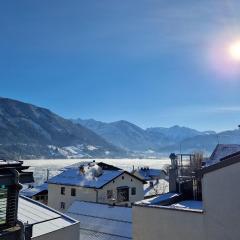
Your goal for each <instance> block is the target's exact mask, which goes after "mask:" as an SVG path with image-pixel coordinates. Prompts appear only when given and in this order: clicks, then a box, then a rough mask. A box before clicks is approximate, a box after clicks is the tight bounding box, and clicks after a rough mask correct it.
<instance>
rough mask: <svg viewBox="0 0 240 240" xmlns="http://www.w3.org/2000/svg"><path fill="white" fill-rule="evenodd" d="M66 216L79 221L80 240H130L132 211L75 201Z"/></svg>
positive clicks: (125, 208) (124, 208)
mask: <svg viewBox="0 0 240 240" xmlns="http://www.w3.org/2000/svg"><path fill="white" fill-rule="evenodd" d="M66 214H67V215H68V216H70V217H72V218H74V219H77V220H79V221H80V223H81V224H80V239H82V240H90V239H91V240H124V239H132V209H131V208H127V207H118V206H109V205H107V204H99V203H90V202H83V201H75V202H74V203H73V204H72V205H71V206H70V207H69V209H68V210H67V212H66Z"/></svg>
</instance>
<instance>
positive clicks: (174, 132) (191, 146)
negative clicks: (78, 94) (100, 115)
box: [74, 119, 240, 155]
mask: <svg viewBox="0 0 240 240" xmlns="http://www.w3.org/2000/svg"><path fill="white" fill-rule="evenodd" d="M74 122H80V123H81V124H82V125H83V126H86V127H88V128H90V129H91V130H92V131H95V132H96V133H97V134H99V135H100V136H102V137H103V138H104V139H106V140H107V141H108V142H110V143H112V144H115V145H116V146H121V147H123V148H124V149H125V150H128V151H133V152H138V151H142V152H147V151H153V152H156V153H162V154H164V155H165V154H169V153H170V152H180V151H184V152H194V151H203V152H205V153H207V154H209V153H210V152H212V150H213V149H214V147H215V146H216V145H217V144H218V143H236V144H239V143H240V131H239V130H227V131H223V132H220V133H216V132H215V131H211V130H209V131H198V130H195V129H192V128H188V127H181V126H179V125H175V126H172V127H169V128H166V127H152V128H146V129H142V128H140V127H138V126H137V125H135V124H133V123H130V122H128V121H125V120H120V121H116V122H110V123H104V122H100V121H96V120H94V119H90V120H88V119H87V120H82V119H77V120H74ZM119 125H120V126H119ZM112 126H118V128H117V129H114V128H112ZM123 126H125V129H124V127H123ZM132 126H134V129H135V130H136V129H138V130H139V131H138V135H140V136H138V135H137V134H135V136H134V137H135V138H137V139H136V140H135V145H134V144H129V143H130V140H129V139H126V138H127V137H129V129H131V128H132ZM112 131H113V132H112ZM119 131H121V132H120V134H119V133H118V132H119ZM122 135H124V137H125V138H122V137H121V136H122ZM116 138H118V139H117V140H116ZM143 140H144V141H143ZM145 143H147V144H145Z"/></svg>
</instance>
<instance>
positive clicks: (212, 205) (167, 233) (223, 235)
mask: <svg viewBox="0 0 240 240" xmlns="http://www.w3.org/2000/svg"><path fill="white" fill-rule="evenodd" d="M239 183H240V163H235V164H233V165H230V166H227V167H224V168H220V169H217V170H215V171H212V172H208V173H206V174H205V175H204V176H203V179H202V191H203V192H202V194H203V211H204V212H203V213H195V212H190V211H184V210H182V211H181V210H176V209H166V208H162V207H150V206H148V207H141V206H134V207H133V239H134V240H159V239H163V240H193V239H194V240H237V239H240V188H239Z"/></svg>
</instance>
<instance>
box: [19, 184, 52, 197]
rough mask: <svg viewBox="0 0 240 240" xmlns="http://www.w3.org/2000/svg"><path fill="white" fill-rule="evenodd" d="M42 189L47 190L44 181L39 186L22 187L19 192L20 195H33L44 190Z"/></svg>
mask: <svg viewBox="0 0 240 240" xmlns="http://www.w3.org/2000/svg"><path fill="white" fill-rule="evenodd" d="M44 190H48V184H47V183H44V184H42V185H40V186H36V187H34V188H26V189H23V190H22V191H21V192H20V194H21V195H24V196H26V197H33V196H34V195H36V194H38V193H40V192H42V191H44Z"/></svg>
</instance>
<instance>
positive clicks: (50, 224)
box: [18, 196, 78, 237]
mask: <svg viewBox="0 0 240 240" xmlns="http://www.w3.org/2000/svg"><path fill="white" fill-rule="evenodd" d="M18 218H19V220H20V221H22V222H23V223H28V224H34V225H33V237H37V236H41V235H43V234H46V233H50V232H53V231H56V230H59V229H61V228H65V227H68V226H71V225H73V224H77V223H78V222H77V221H76V220H73V219H71V218H70V217H67V216H65V215H63V214H61V213H59V212H57V211H55V210H53V209H51V208H49V207H47V206H45V205H43V204H41V203H39V202H36V201H33V200H31V199H29V198H26V197H23V196H20V197H19V203H18Z"/></svg>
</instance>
